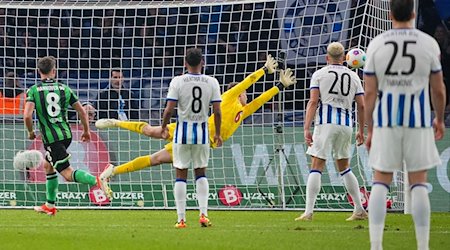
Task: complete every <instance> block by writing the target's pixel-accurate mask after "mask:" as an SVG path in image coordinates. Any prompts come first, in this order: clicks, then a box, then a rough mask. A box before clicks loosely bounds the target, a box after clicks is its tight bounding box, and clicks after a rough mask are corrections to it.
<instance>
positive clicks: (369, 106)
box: [364, 74, 378, 149]
mask: <svg viewBox="0 0 450 250" xmlns="http://www.w3.org/2000/svg"><path fill="white" fill-rule="evenodd" d="M377 93H378V80H377V77H376V76H375V75H371V74H364V105H365V111H364V117H365V120H366V123H367V142H366V145H367V148H368V149H370V146H371V141H372V132H373V118H372V114H373V110H374V109H375V102H376V100H377Z"/></svg>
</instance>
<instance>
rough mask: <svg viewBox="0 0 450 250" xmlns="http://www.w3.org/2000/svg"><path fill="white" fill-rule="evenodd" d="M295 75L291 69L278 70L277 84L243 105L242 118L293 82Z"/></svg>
mask: <svg viewBox="0 0 450 250" xmlns="http://www.w3.org/2000/svg"><path fill="white" fill-rule="evenodd" d="M295 82H296V81H295V76H294V73H293V72H292V70H291V69H289V68H288V69H286V71H284V70H281V71H280V82H279V83H278V84H277V86H274V87H272V88H271V89H269V90H267V91H266V92H264V93H262V94H261V95H260V96H258V97H257V98H256V99H255V100H253V101H251V102H250V103H249V104H247V105H245V106H244V110H243V116H244V119H245V118H247V117H248V116H250V115H252V114H253V113H255V112H256V110H258V109H259V108H260V107H261V106H262V105H264V103H266V102H268V101H269V100H270V99H272V97H274V96H275V95H276V94H278V93H279V92H280V90H282V89H284V88H287V87H289V86H291V85H293V84H294V83H295Z"/></svg>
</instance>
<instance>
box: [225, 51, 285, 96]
mask: <svg viewBox="0 0 450 250" xmlns="http://www.w3.org/2000/svg"><path fill="white" fill-rule="evenodd" d="M277 67H278V62H277V61H276V60H275V59H274V58H273V57H272V56H271V55H270V54H269V55H267V60H266V63H265V64H264V67H262V68H260V69H258V70H257V71H255V72H253V73H251V74H250V75H249V76H247V77H246V78H245V79H244V80H243V81H242V82H240V83H239V84H237V85H236V86H234V87H233V88H231V89H229V90H228V91H226V92H225V93H224V94H223V95H222V97H223V98H222V99H223V101H224V102H225V101H226V100H225V99H227V100H236V98H238V96H239V95H240V94H242V92H244V91H245V90H246V89H248V88H249V87H250V86H252V84H254V83H255V82H257V81H258V80H259V79H260V78H261V77H262V76H263V75H264V74H273V73H274V72H275V70H276V69H277Z"/></svg>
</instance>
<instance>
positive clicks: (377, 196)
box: [369, 128, 403, 249]
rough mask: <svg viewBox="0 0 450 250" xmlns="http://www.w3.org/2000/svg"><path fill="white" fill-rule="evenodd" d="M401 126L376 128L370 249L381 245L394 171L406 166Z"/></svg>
mask: <svg viewBox="0 0 450 250" xmlns="http://www.w3.org/2000/svg"><path fill="white" fill-rule="evenodd" d="M402 134H403V133H402V128H374V130H373V136H372V146H371V148H370V152H369V166H370V167H372V168H373V169H374V170H375V173H374V177H373V184H372V189H371V191H370V198H369V234H370V245H371V249H382V242H383V232H384V223H385V218H386V198H387V193H388V192H389V185H390V184H391V181H392V173H393V172H394V171H397V170H401V169H402V166H403V148H402V140H403V135H402Z"/></svg>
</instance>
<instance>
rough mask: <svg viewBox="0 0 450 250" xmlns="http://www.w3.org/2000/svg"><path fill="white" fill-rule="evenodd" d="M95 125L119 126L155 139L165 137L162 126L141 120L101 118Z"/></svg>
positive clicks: (105, 126) (101, 126)
mask: <svg viewBox="0 0 450 250" xmlns="http://www.w3.org/2000/svg"><path fill="white" fill-rule="evenodd" d="M95 126H96V127H97V128H99V129H105V128H113V127H117V128H122V129H126V130H129V131H131V132H135V133H138V134H141V135H146V136H148V137H152V138H155V139H163V138H162V137H161V126H151V125H150V124H148V123H146V122H141V121H137V122H134V121H120V120H116V119H100V120H98V121H97V122H96V123H95Z"/></svg>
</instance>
